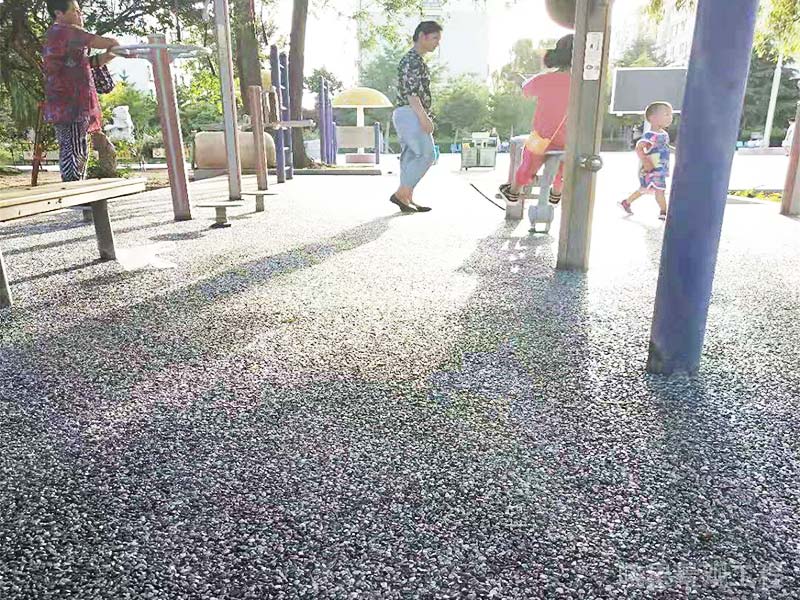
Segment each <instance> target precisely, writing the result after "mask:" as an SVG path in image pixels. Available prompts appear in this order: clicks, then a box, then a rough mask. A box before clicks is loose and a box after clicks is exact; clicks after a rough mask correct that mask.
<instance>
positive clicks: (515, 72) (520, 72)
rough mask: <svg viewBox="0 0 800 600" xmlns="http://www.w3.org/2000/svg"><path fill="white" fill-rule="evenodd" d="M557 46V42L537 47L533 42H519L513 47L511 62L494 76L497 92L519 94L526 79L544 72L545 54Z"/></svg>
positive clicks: (544, 41) (541, 44) (545, 42)
mask: <svg viewBox="0 0 800 600" xmlns="http://www.w3.org/2000/svg"><path fill="white" fill-rule="evenodd" d="M555 44H556V43H555V40H543V41H541V42H540V43H539V45H538V46H535V45H534V43H533V41H532V40H527V39H526V40H517V41H516V42H515V43H514V45H513V46H512V47H511V61H510V62H509V63H508V64H506V65H504V66H503V67H502V68H501V69H500V71H498V72H496V73H494V74H493V76H492V79H493V83H494V88H495V90H500V91H505V92H511V91H514V92H519V89H520V85H521V84H522V82H523V81H524V80H525V79H528V78H529V77H531V76H532V75H536V74H537V73H541V72H542V71H544V69H545V66H544V53H545V51H546V49H548V48H553V47H555Z"/></svg>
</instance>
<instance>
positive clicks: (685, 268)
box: [647, 0, 758, 374]
mask: <svg viewBox="0 0 800 600" xmlns="http://www.w3.org/2000/svg"><path fill="white" fill-rule="evenodd" d="M757 9H758V0H728V1H726V2H720V1H719V0H700V1H699V4H698V9H697V24H696V26H695V32H694V42H693V45H692V54H691V59H690V61H689V73H688V76H687V82H686V93H685V96H684V101H683V113H682V119H681V126H680V132H679V138H678V152H677V163H676V167H675V180H674V181H673V184H672V193H671V195H670V206H669V215H668V217H667V224H666V231H665V233H664V245H663V250H662V254H661V271H660V273H659V277H658V289H657V292H656V303H655V315H654V317H653V329H652V332H651V337H650V357H649V360H648V361H647V370H648V371H649V372H651V373H662V374H671V373H675V372H687V373H693V372H695V371H696V370H697V369H698V367H699V365H700V356H701V354H702V350H703V338H704V336H705V328H706V321H707V318H708V307H709V304H710V301H711V289H712V285H713V282H714V269H715V267H716V262H717V253H718V250H719V239H720V234H721V232H722V218H723V215H724V213H725V202H726V200H727V197H728V182H729V180H730V175H731V163H732V162H733V154H734V151H735V148H736V137H737V135H738V131H739V118H740V117H741V114H742V106H743V104H744V93H745V88H746V86H747V74H748V71H749V69H750V53H751V52H752V42H753V31H754V30H755V24H756V13H757Z"/></svg>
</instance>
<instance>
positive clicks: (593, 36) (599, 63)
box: [583, 31, 603, 81]
mask: <svg viewBox="0 0 800 600" xmlns="http://www.w3.org/2000/svg"><path fill="white" fill-rule="evenodd" d="M602 67H603V32H602V31H590V32H588V33H587V34H586V51H585V52H584V55H583V80H584V81H599V79H600V69H601V68H602Z"/></svg>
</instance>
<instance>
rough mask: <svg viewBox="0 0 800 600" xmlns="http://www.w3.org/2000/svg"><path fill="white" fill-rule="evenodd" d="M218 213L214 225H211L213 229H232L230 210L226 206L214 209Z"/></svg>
mask: <svg viewBox="0 0 800 600" xmlns="http://www.w3.org/2000/svg"><path fill="white" fill-rule="evenodd" d="M214 210H215V211H216V215H215V217H216V219H215V221H214V224H213V225H211V227H212V229H222V228H224V227H230V226H231V224H230V223H229V222H228V209H227V207H225V206H217V207H215V208H214Z"/></svg>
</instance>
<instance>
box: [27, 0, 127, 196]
mask: <svg viewBox="0 0 800 600" xmlns="http://www.w3.org/2000/svg"><path fill="white" fill-rule="evenodd" d="M47 10H48V12H49V13H50V16H51V17H52V18H53V20H54V23H53V25H52V26H51V27H50V29H48V30H47V33H46V34H45V41H44V46H43V48H42V58H43V61H42V69H43V70H44V94H45V101H44V107H43V111H44V119H45V121H47V122H48V123H52V124H53V126H54V127H55V130H56V138H57V139H58V145H59V166H60V168H61V179H62V181H77V180H79V179H83V177H84V173H85V171H86V159H87V157H88V154H89V152H88V146H87V143H86V135H87V134H89V133H94V132H95V131H99V130H100V121H101V113H100V102H99V101H98V100H97V91H96V90H95V87H94V79H93V78H92V70H91V68H90V64H89V48H100V49H104V50H106V52H105V53H104V54H101V55H100V56H98V57H96V58H95V57H92V58H93V60H94V62H93V66H95V67H98V66H101V65H103V64H105V63H107V62H108V61H110V60H111V59H112V58H114V55H113V54H111V53H110V52H108V49H109V48H113V47H114V46H119V42H117V40H115V39H114V38H110V37H100V36H99V35H94V34H93V33H89V32H88V31H86V30H85V29H83V14H82V13H81V8H80V6H79V5H78V3H77V2H76V1H75V0H47Z"/></svg>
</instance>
